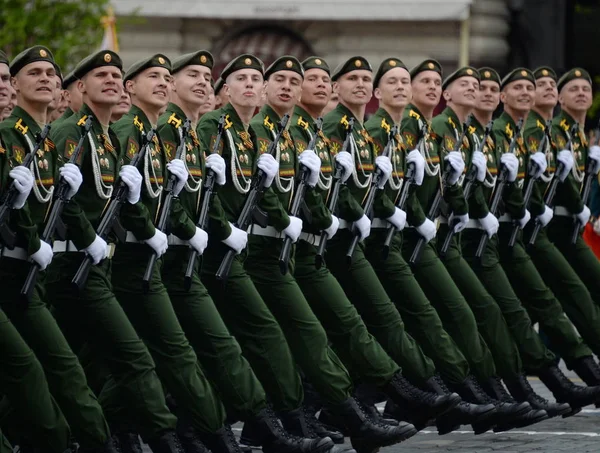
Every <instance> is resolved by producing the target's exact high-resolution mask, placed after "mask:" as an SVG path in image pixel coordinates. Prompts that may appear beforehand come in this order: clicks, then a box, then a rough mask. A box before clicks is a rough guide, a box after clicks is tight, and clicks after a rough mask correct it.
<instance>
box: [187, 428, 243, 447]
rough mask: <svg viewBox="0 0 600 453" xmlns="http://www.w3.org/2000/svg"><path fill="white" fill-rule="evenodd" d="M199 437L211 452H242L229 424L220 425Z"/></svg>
mask: <svg viewBox="0 0 600 453" xmlns="http://www.w3.org/2000/svg"><path fill="white" fill-rule="evenodd" d="M200 438H201V440H202V442H203V443H204V444H205V445H206V446H207V447H208V449H209V450H210V451H211V452H212V453H241V452H242V449H241V447H240V445H239V444H238V442H237V439H236V438H235V435H234V434H233V431H232V430H231V426H229V425H224V426H222V427H221V428H219V429H218V430H217V431H216V432H214V433H212V434H205V433H202V434H201V435H200ZM182 440H183V439H182Z"/></svg>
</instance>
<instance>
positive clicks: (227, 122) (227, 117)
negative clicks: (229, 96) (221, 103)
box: [223, 113, 233, 130]
mask: <svg viewBox="0 0 600 453" xmlns="http://www.w3.org/2000/svg"><path fill="white" fill-rule="evenodd" d="M231 126H233V121H231V120H230V119H229V113H228V114H227V115H225V126H223V130H227V129H229V128H230V127H231Z"/></svg>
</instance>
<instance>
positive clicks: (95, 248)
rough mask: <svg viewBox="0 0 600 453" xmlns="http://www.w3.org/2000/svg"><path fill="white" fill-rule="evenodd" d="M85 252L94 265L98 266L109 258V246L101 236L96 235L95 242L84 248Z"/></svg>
mask: <svg viewBox="0 0 600 453" xmlns="http://www.w3.org/2000/svg"><path fill="white" fill-rule="evenodd" d="M83 251H84V252H85V254H86V255H88V256H89V257H90V258H91V259H92V263H94V264H98V263H99V262H100V261H102V260H103V259H104V258H106V257H107V256H108V244H107V243H106V241H105V240H104V239H102V238H101V237H100V236H98V235H96V239H94V242H92V243H91V244H90V245H88V246H87V247H86V248H84V249H83Z"/></svg>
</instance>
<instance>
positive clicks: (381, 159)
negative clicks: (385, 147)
mask: <svg viewBox="0 0 600 453" xmlns="http://www.w3.org/2000/svg"><path fill="white" fill-rule="evenodd" d="M375 167H377V168H378V169H379V170H381V179H380V180H379V184H378V185H377V188H378V189H383V188H384V187H385V183H386V182H388V179H390V175H391V174H392V161H391V160H390V158H389V157H387V156H377V157H376V158H375Z"/></svg>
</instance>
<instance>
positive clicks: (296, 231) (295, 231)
mask: <svg viewBox="0 0 600 453" xmlns="http://www.w3.org/2000/svg"><path fill="white" fill-rule="evenodd" d="M282 233H283V234H285V235H286V236H289V237H290V238H291V239H292V242H296V241H297V240H298V238H299V237H300V233H302V220H301V219H299V218H298V217H294V216H293V215H291V216H290V224H289V225H288V226H287V228H285V229H284V230H283V231H282Z"/></svg>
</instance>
